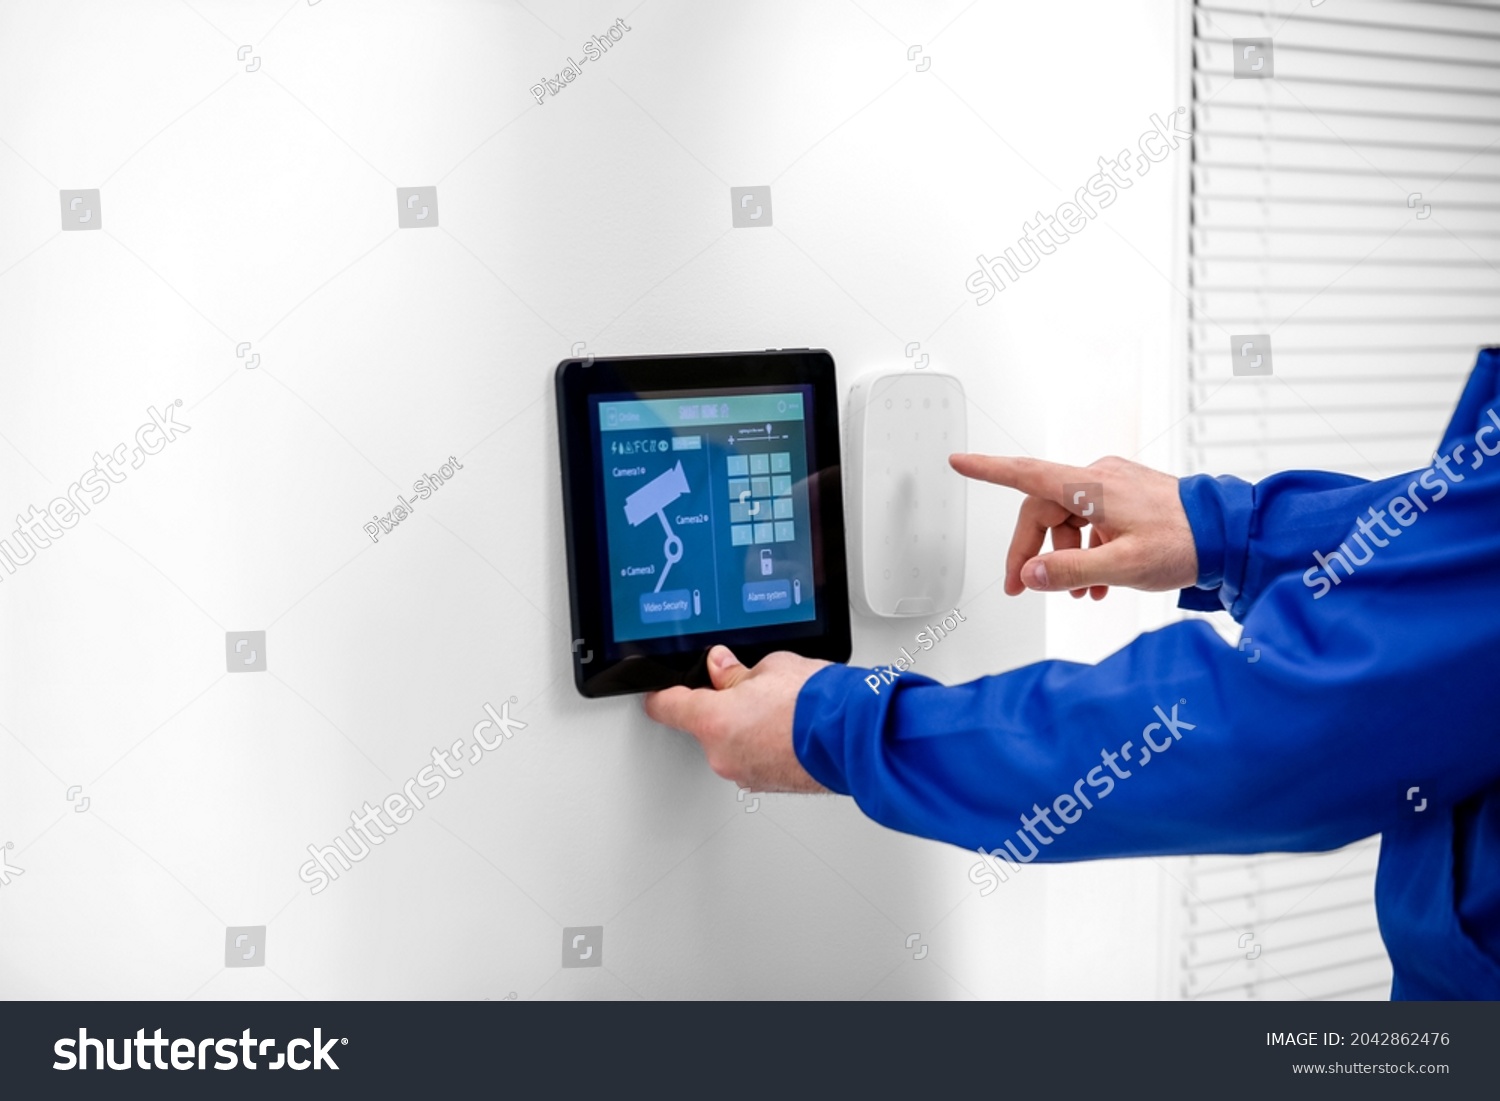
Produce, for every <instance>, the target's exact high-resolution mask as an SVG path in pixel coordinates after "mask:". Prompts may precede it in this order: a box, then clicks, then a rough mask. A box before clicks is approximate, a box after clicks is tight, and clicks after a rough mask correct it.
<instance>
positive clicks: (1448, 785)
mask: <svg viewBox="0 0 1500 1101" xmlns="http://www.w3.org/2000/svg"><path fill="white" fill-rule="evenodd" d="M1490 381H1491V385H1492V387H1493V382H1494V380H1493V378H1492V379H1491V380H1490ZM1481 418H1482V419H1481ZM1487 421H1493V423H1494V425H1495V426H1496V428H1495V430H1494V434H1493V435H1491V436H1490V437H1489V438H1488V441H1487V443H1486V444H1485V445H1483V447H1482V450H1483V454H1481V453H1480V451H1479V450H1476V449H1475V447H1474V441H1473V440H1471V441H1470V450H1469V452H1468V454H1469V455H1470V456H1472V459H1473V465H1472V466H1471V465H1470V464H1469V462H1468V461H1463V462H1462V463H1461V464H1460V463H1459V462H1453V463H1450V464H1449V465H1447V466H1444V467H1442V468H1439V467H1438V466H1436V465H1434V466H1433V467H1430V468H1428V469H1427V470H1425V471H1422V472H1418V474H1416V475H1410V476H1404V477H1402V478H1396V479H1390V480H1388V481H1387V482H1384V483H1369V484H1364V483H1359V484H1352V483H1349V484H1339V483H1338V482H1337V481H1332V482H1328V483H1323V484H1322V486H1321V489H1320V490H1318V492H1319V493H1320V495H1324V502H1325V505H1326V507H1327V508H1328V509H1330V510H1332V511H1336V512H1339V513H1342V515H1341V516H1329V515H1320V514H1318V513H1316V512H1315V511H1311V510H1308V511H1304V510H1302V509H1301V508H1300V507H1299V506H1298V505H1297V501H1296V497H1297V495H1296V494H1295V493H1293V492H1292V487H1293V485H1294V484H1295V479H1296V478H1297V477H1299V476H1296V475H1287V476H1285V480H1284V481H1282V482H1280V483H1279V484H1278V486H1276V487H1274V492H1273V491H1270V490H1268V492H1267V494H1266V495H1265V499H1264V502H1263V503H1262V505H1261V507H1262V508H1264V509H1266V510H1268V511H1266V512H1264V513H1263V515H1266V516H1269V517H1274V518H1275V522H1274V523H1269V524H1261V525H1260V526H1259V527H1257V524H1256V522H1255V520H1254V518H1253V515H1252V514H1253V513H1254V512H1255V511H1256V507H1255V505H1256V502H1255V501H1254V499H1253V498H1252V497H1249V496H1246V495H1245V494H1246V493H1248V492H1250V487H1248V486H1246V487H1245V492H1244V493H1242V492H1241V491H1240V490H1239V489H1236V488H1233V487H1231V488H1230V489H1228V490H1227V491H1224V492H1223V493H1222V494H1221V493H1220V492H1219V491H1218V490H1204V491H1203V492H1204V496H1205V499H1206V503H1205V504H1204V510H1205V512H1204V514H1206V513H1207V511H1208V510H1211V509H1213V508H1215V507H1221V506H1219V505H1218V504H1216V502H1215V501H1214V500H1213V498H1216V497H1222V498H1228V499H1229V503H1228V505H1227V506H1222V512H1223V515H1222V516H1221V517H1217V518H1216V521H1215V522H1217V523H1219V524H1220V525H1222V527H1221V529H1220V530H1221V532H1222V535H1221V537H1220V546H1221V550H1220V551H1219V552H1218V553H1216V554H1208V555H1203V556H1202V558H1203V561H1204V568H1205V570H1207V571H1208V572H1207V573H1206V574H1205V576H1206V578H1207V579H1208V580H1209V581H1211V582H1212V581H1214V580H1215V578H1216V575H1215V573H1214V572H1213V571H1215V570H1222V578H1221V579H1219V580H1218V587H1219V588H1222V587H1223V586H1225V585H1232V586H1233V589H1234V596H1233V597H1232V598H1231V599H1229V600H1228V601H1226V606H1231V607H1238V609H1239V610H1240V611H1241V613H1242V614H1243V622H1244V634H1245V636H1246V637H1248V638H1249V639H1250V640H1251V642H1250V643H1249V644H1247V646H1246V647H1245V649H1244V650H1243V651H1242V650H1236V649H1235V648H1234V647H1232V646H1230V645H1228V644H1226V643H1225V642H1223V641H1222V640H1221V639H1220V638H1219V637H1218V635H1217V634H1216V633H1215V632H1214V631H1213V630H1212V629H1211V628H1209V627H1208V626H1207V625H1206V624H1202V623H1178V624H1174V625H1172V626H1170V627H1167V628H1164V629H1162V630H1159V631H1155V632H1151V633H1149V634H1145V635H1142V636H1141V637H1140V638H1138V639H1136V640H1135V641H1134V642H1132V643H1131V644H1130V645H1129V646H1127V647H1125V648H1124V649H1123V650H1121V651H1119V652H1118V653H1116V654H1114V655H1112V656H1111V657H1109V658H1107V659H1106V660H1104V661H1102V662H1100V663H1099V664H1097V665H1081V664H1074V663H1069V662H1061V661H1046V662H1040V663H1038V664H1035V665H1031V666H1027V667H1025V668H1022V669H1017V670H1014V671H1012V672H1010V673H1005V674H1001V675H998V676H992V677H985V678H982V679H980V680H977V681H973V682H970V683H968V684H964V685H958V686H956V687H951V688H950V687H944V686H942V685H939V684H937V683H935V682H933V681H931V680H929V679H927V678H924V677H920V676H918V675H916V674H915V673H913V672H905V673H901V675H899V676H896V677H894V679H893V680H892V681H891V682H890V683H887V682H886V679H885V678H884V677H881V676H879V675H872V674H871V673H870V672H869V671H868V670H862V669H856V668H850V667H844V666H831V667H829V668H827V669H824V670H822V671H820V672H819V673H818V674H816V675H815V676H814V677H813V678H812V679H811V680H809V681H808V683H807V684H806V685H805V686H804V688H803V690H802V693H801V695H800V696H799V698H798V702H797V709H796V718H795V722H794V729H793V744H794V747H795V749H796V752H797V756H798V758H799V759H800V760H801V761H802V763H803V765H804V767H806V768H807V770H808V771H809V772H810V773H811V774H812V776H813V777H814V778H816V779H817V780H818V781H820V782H821V783H823V784H824V785H825V786H827V787H829V788H830V789H832V790H834V791H837V792H841V793H844V794H848V795H852V796H853V797H854V799H855V800H856V801H857V802H858V804H859V806H860V807H861V809H862V810H864V812H865V813H866V814H868V815H869V816H870V817H871V818H874V819H875V820H876V821H878V822H881V823H883V824H885V825H887V826H890V827H892V828H894V829H898V830H902V831H904V832H907V833H913V834H917V835H920V836H924V837H931V838H936V839H939V840H944V841H950V842H953V843H955V844H958V845H963V846H965V847H968V848H976V847H981V848H984V849H985V850H986V851H993V850H995V849H997V848H999V847H1000V846H1001V845H1002V843H1004V844H1006V845H1007V847H1009V846H1014V850H1013V851H1015V852H1016V853H1017V854H1018V857H1019V859H1021V860H1023V861H1025V860H1027V859H1041V860H1052V861H1067V860H1083V859H1091V858H1096V857H1103V856H1136V855H1151V854H1168V853H1187V852H1226V853H1235V852H1255V851H1271V850H1282V851H1303V850H1319V849H1329V848H1335V847H1338V846H1340V845H1343V844H1347V843H1348V842H1350V841H1353V840H1355V839H1358V838H1360V837H1365V836H1369V835H1370V834H1373V833H1377V832H1380V831H1382V830H1383V829H1385V828H1387V827H1388V826H1390V825H1392V824H1394V823H1395V822H1397V821H1398V820H1401V816H1402V815H1409V814H1410V809H1409V804H1408V802H1407V800H1406V792H1407V790H1408V789H1409V788H1410V787H1411V786H1414V785H1420V786H1421V788H1422V792H1423V795H1424V797H1429V798H1430V799H1431V800H1432V801H1434V802H1435V803H1437V804H1438V805H1452V804H1454V803H1457V802H1458V801H1460V800H1462V799H1464V798H1466V797H1468V796H1470V795H1472V794H1474V793H1476V792H1479V791H1481V790H1483V789H1485V788H1486V787H1488V786H1490V785H1492V784H1494V783H1496V782H1497V781H1500V737H1497V736H1496V722H1495V718H1494V708H1493V701H1492V699H1491V696H1490V689H1489V685H1490V683H1491V682H1492V679H1493V672H1492V667H1493V663H1494V655H1495V654H1496V653H1500V615H1496V614H1495V609H1496V608H1500V522H1497V520H1496V517H1500V459H1497V460H1494V461H1492V463H1491V466H1490V468H1488V469H1483V470H1481V469H1480V467H1481V466H1482V463H1483V459H1484V456H1485V455H1490V454H1494V455H1500V415H1497V413H1496V409H1495V401H1494V391H1493V389H1491V397H1490V402H1489V405H1488V406H1487V407H1485V406H1483V405H1480V406H1476V407H1475V416H1474V418H1473V419H1472V420H1471V421H1470V422H1469V425H1468V430H1469V431H1470V433H1471V435H1472V433H1473V432H1474V431H1475V430H1477V431H1478V432H1479V433H1481V434H1482V433H1484V432H1485V431H1486V427H1485V424H1486V422H1487ZM1490 446H1493V451H1490V450H1489V449H1488V448H1489V447H1490ZM1262 484H1264V483H1262ZM1221 485H1222V483H1221ZM1377 485H1378V486H1379V487H1380V488H1379V489H1378V490H1376V489H1374V488H1373V487H1374V486H1377ZM1255 488H1256V490H1259V488H1260V487H1259V486H1257V487H1255ZM1409 494H1414V496H1415V500H1413V499H1412V497H1411V496H1409ZM1236 495H1238V497H1237V498H1236ZM1398 500H1399V501H1404V502H1405V504H1404V505H1402V504H1397V503H1396V502H1397V501H1398ZM1369 509H1374V510H1375V512H1369V511H1367V510H1369ZM1202 515H1203V514H1200V516H1199V518H1198V519H1199V520H1200V521H1201V520H1202ZM1203 530H1204V529H1202V528H1201V527H1200V524H1199V523H1195V524H1194V532H1195V535H1198V534H1199V533H1200V532H1201V531H1203ZM1279 533H1285V537H1284V538H1280V537H1279ZM1210 538H1211V536H1210ZM1206 541H1207V540H1206ZM1315 556H1321V561H1324V562H1327V563H1328V568H1327V569H1326V570H1325V569H1324V567H1323V566H1322V565H1320V558H1319V557H1315ZM1256 558H1259V559H1261V560H1263V561H1252V559H1256ZM1340 563H1343V568H1342V569H1341V568H1340V565H1339V564H1340ZM972 614H973V612H972V610H971V611H970V615H972ZM961 637H962V635H961V634H956V635H955V636H953V639H952V640H951V641H948V642H947V644H948V645H955V644H957V640H958V639H960V638H961ZM867 678H869V679H867Z"/></svg>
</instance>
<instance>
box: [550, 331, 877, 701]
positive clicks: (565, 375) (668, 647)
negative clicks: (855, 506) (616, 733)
mask: <svg viewBox="0 0 1500 1101" xmlns="http://www.w3.org/2000/svg"><path fill="white" fill-rule="evenodd" d="M557 420H558V428H559V432H558V435H559V441H560V445H561V451H562V480H563V487H562V488H563V513H564V517H565V527H566V533H567V544H568V590H569V596H570V601H571V605H572V624H573V639H574V642H573V679H574V683H575V684H576V685H577V686H578V691H579V692H580V693H582V694H583V695H584V696H589V697H595V696H612V695H618V694H620V693H624V692H642V691H649V690H652V689H657V688H667V687H670V686H672V685H677V684H686V685H691V686H695V687H697V686H704V685H707V684H708V683H709V679H708V666H707V656H708V651H709V649H710V647H712V646H713V645H715V644H716V643H723V644H725V645H727V646H730V647H732V648H733V649H734V651H735V653H736V655H737V656H738V657H739V658H740V660H741V661H743V662H744V663H745V664H746V665H753V664H754V663H755V662H756V661H758V660H760V658H762V657H763V656H765V655H766V654H768V653H771V652H772V651H775V650H791V651H793V652H795V653H799V654H804V655H806V656H808V657H819V658H826V659H828V660H830V661H847V660H848V659H849V651H850V643H849V594H848V582H847V572H846V566H845V559H844V510H843V500H842V496H841V494H840V469H839V433H838V390H837V383H836V381H835V378H834V364H833V357H832V356H830V355H829V354H828V353H827V352H825V351H816V350H812V349H806V348H788V349H781V350H768V351H764V352H721V353H713V354H706V355H670V356H622V357H611V358H604V357H601V358H592V357H590V358H583V359H565V360H563V361H562V362H561V363H559V364H558V366H557Z"/></svg>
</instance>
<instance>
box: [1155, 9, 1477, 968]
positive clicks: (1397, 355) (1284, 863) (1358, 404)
mask: <svg viewBox="0 0 1500 1101" xmlns="http://www.w3.org/2000/svg"><path fill="white" fill-rule="evenodd" d="M1193 17H1194V27H1193V117H1194V138H1193V163H1192V171H1191V175H1192V183H1191V193H1190V194H1191V214H1190V217H1191V231H1190V234H1189V245H1188V252H1189V255H1188V265H1189V295H1190V300H1191V301H1190V306H1189V355H1188V363H1189V378H1188V407H1189V415H1188V417H1187V419H1186V422H1185V426H1186V441H1185V443H1186V462H1187V468H1188V469H1189V470H1194V471H1208V472H1212V473H1216V474H1237V475H1239V476H1241V477H1244V478H1247V479H1250V480H1258V479H1260V478H1263V477H1265V476H1266V475H1268V474H1271V473H1274V472H1276V471H1279V470H1287V469H1296V468H1317V469H1327V470H1342V471H1346V472H1349V473H1352V474H1357V475H1360V476H1362V477H1367V478H1378V477H1385V476H1388V475H1391V474H1396V473H1399V472H1401V471H1404V470H1410V469H1415V468H1417V467H1420V466H1423V465H1425V463H1426V462H1427V461H1428V460H1429V458H1430V456H1431V454H1432V451H1433V448H1434V447H1435V446H1436V444H1437V441H1438V437H1439V434H1440V432H1441V430H1442V428H1443V426H1444V424H1445V423H1446V421H1447V418H1448V416H1449V414H1450V412H1451V410H1452V407H1453V403H1454V400H1455V399H1456V397H1457V395H1458V392H1459V389H1460V387H1461V385H1462V383H1463V380H1464V378H1465V377H1466V375H1467V374H1468V371H1469V369H1470V367H1472V365H1473V363H1474V359H1475V355H1476V353H1477V351H1478V349H1479V348H1480V347H1481V346H1483V345H1485V344H1494V343H1500V5H1496V4H1488V3H1460V2H1456V0H1448V2H1437V0H1434V2H1420V0H1327V2H1323V3H1318V4H1317V6H1314V5H1313V4H1312V3H1310V2H1309V0H1280V2H1276V3H1267V2H1264V0H1262V2H1253V0H1197V2H1195V3H1194V4H1193ZM1247 38H1259V39H1266V38H1268V39H1270V40H1271V41H1270V47H1271V48H1270V51H1269V56H1268V57H1267V58H1266V60H1267V62H1268V64H1269V65H1270V67H1271V75H1270V76H1269V77H1260V76H1255V75H1246V76H1240V77H1236V76H1235V57H1236V53H1237V52H1242V51H1243V47H1244V45H1245V44H1244V43H1241V44H1240V47H1239V50H1237V48H1236V45H1235V41H1234V40H1235V39H1247ZM1266 52H1267V51H1264V50H1259V51H1252V55H1253V56H1254V57H1259V56H1261V54H1263V53H1266ZM1245 60H1246V64H1249V63H1251V62H1250V61H1249V59H1245ZM1242 67H1243V66H1242ZM1247 336H1255V337H1269V342H1268V343H1269V352H1270V367H1271V373H1270V374H1269V375H1266V376H1260V377H1256V376H1249V375H1239V376H1237V375H1235V373H1234V365H1235V362H1236V354H1237V352H1238V350H1239V348H1240V347H1242V344H1243V342H1242V341H1239V340H1236V339H1235V338H1240V337H1247ZM1255 351H1256V352H1259V351H1260V347H1259V343H1257V348H1256V349H1255ZM1246 358H1247V359H1248V357H1246ZM1377 854H1378V839H1370V840H1369V841H1365V842H1360V843H1359V844H1358V845H1355V846H1351V847H1350V848H1348V849H1344V850H1341V851H1340V852H1336V853H1327V854H1318V855H1314V856H1297V855H1268V856H1261V857H1255V858H1251V859H1245V858H1227V857H1213V858H1194V859H1192V860H1190V861H1187V862H1186V865H1185V867H1184V868H1183V870H1182V871H1181V873H1180V874H1178V876H1177V893H1178V896H1179V897H1178V902H1179V906H1178V915H1179V936H1178V945H1179V952H1178V958H1177V976H1178V988H1179V993H1180V994H1181V995H1182V996H1183V997H1185V998H1256V997H1274V998H1299V997H1308V998H1380V997H1385V996H1386V995H1387V993H1388V991H1389V984H1390V974H1391V972H1390V965H1389V962H1388V960H1387V958H1386V955H1385V952H1384V950H1383V948H1382V946H1381V942H1380V937H1379V932H1378V929H1377V927H1376V923H1375V914H1374V905H1373V877H1374V866H1375V859H1376V856H1377ZM1242 941H1243V943H1241V942H1242Z"/></svg>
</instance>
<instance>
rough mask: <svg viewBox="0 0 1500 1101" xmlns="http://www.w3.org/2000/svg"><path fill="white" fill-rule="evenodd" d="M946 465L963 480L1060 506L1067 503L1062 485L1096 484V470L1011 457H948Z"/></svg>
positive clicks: (962, 455)
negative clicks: (1010, 490)
mask: <svg viewBox="0 0 1500 1101" xmlns="http://www.w3.org/2000/svg"><path fill="white" fill-rule="evenodd" d="M948 463H949V465H950V466H952V467H953V469H954V470H956V471H958V472H959V473H960V474H962V475H963V476H964V477H965V478H974V479H977V480H978V481H981V482H993V483H994V484H996V485H1002V486H1009V487H1010V488H1011V489H1019V490H1020V491H1021V492H1022V493H1026V494H1030V495H1031V496H1033V497H1043V498H1046V499H1047V500H1049V501H1056V502H1058V503H1059V504H1063V505H1066V504H1067V503H1068V502H1067V500H1066V497H1067V494H1066V493H1065V492H1064V490H1063V486H1064V485H1066V484H1068V483H1069V482H1097V481H1099V475H1098V473H1097V472H1096V471H1092V470H1084V469H1082V468H1080V467H1076V466H1066V465H1064V464H1063V463H1049V462H1046V461H1045V460H1042V459H1032V458H1023V457H1019V456H1013V455H969V454H960V455H950V456H948Z"/></svg>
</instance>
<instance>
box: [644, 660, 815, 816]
mask: <svg viewBox="0 0 1500 1101" xmlns="http://www.w3.org/2000/svg"><path fill="white" fill-rule="evenodd" d="M827 664H828V662H826V661H814V660H813V659H811V658H804V657H798V656H797V655H796V654H787V653H777V654H768V655H767V656H766V657H764V658H762V659H761V661H760V664H758V665H757V666H756V667H755V668H754V669H747V668H745V666H743V665H741V664H740V662H739V659H738V658H736V657H735V656H734V655H733V654H732V653H730V652H729V648H728V647H727V646H715V647H714V648H713V649H712V650H710V651H709V653H708V672H709V677H710V678H711V679H712V680H713V684H714V686H713V687H712V688H668V689H665V690H663V691H661V692H652V693H650V694H649V695H648V696H647V697H646V714H647V715H649V716H651V718H653V719H655V720H656V721H657V722H659V723H666V724H667V725H668V726H673V727H676V728H677V729H678V730H683V731H686V732H687V733H689V734H691V735H692V736H693V737H695V738H697V739H698V741H699V743H700V744H701V745H702V746H703V752H704V754H705V755H706V756H707V757H708V767H709V768H711V769H713V770H714V771H715V772H717V773H718V774H719V775H720V776H722V777H724V778H725V779H726V780H733V781H734V782H735V783H737V784H739V785H740V786H741V787H749V788H754V789H755V790H756V791H798V792H813V791H827V790H828V789H827V788H825V787H824V786H823V785H822V784H820V783H818V782H817V781H816V780H814V779H813V778H812V777H811V776H809V775H808V774H807V770H806V769H805V768H803V767H802V762H801V761H799V760H797V754H796V753H795V752H794V751H793V749H792V717H793V715H794V714H795V713H796V710H797V694H798V693H799V692H801V691H802V686H803V685H804V684H806V683H807V679H808V678H809V677H811V676H812V675H813V674H814V673H816V672H817V671H818V670H819V669H821V668H823V666H825V665H827Z"/></svg>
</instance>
